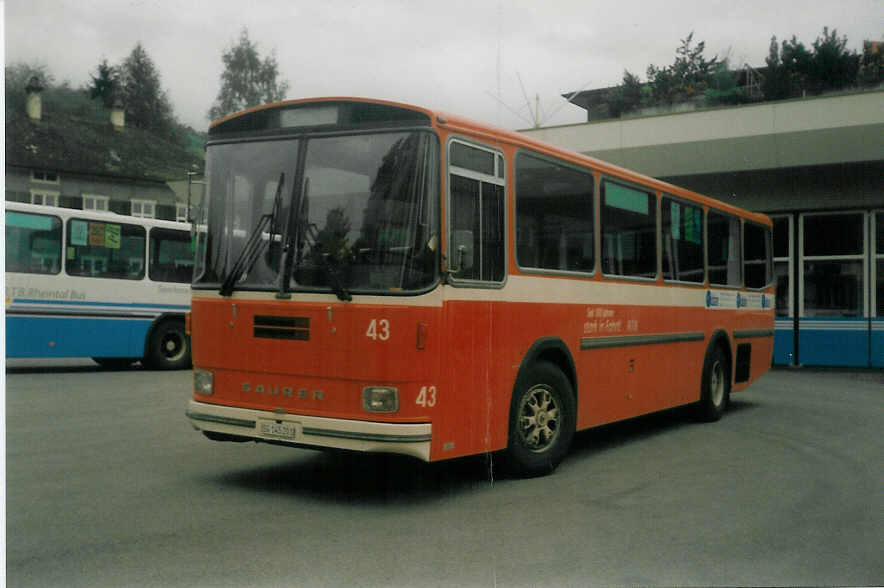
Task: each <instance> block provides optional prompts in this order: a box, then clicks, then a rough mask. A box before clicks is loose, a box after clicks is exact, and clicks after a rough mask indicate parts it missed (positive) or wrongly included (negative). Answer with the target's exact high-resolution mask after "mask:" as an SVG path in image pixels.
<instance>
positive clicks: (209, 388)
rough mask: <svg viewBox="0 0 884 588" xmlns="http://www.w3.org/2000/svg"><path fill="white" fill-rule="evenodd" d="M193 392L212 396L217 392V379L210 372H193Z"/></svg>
mask: <svg viewBox="0 0 884 588" xmlns="http://www.w3.org/2000/svg"><path fill="white" fill-rule="evenodd" d="M193 391H194V392H196V393H197V394H202V395H203V396H211V395H212V393H213V392H214V391H215V377H214V376H213V375H212V372H210V371H208V370H193Z"/></svg>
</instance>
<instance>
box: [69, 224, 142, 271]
mask: <svg viewBox="0 0 884 588" xmlns="http://www.w3.org/2000/svg"><path fill="white" fill-rule="evenodd" d="M145 241H146V235H145V230H144V227H140V226H138V225H129V224H123V223H108V222H100V221H92V220H85V219H76V218H72V219H70V220H68V236H67V243H66V251H67V253H66V255H65V270H66V271H67V273H68V274H69V275H72V276H83V277H91V278H119V279H123V280H140V279H142V278H143V277H144V250H145Z"/></svg>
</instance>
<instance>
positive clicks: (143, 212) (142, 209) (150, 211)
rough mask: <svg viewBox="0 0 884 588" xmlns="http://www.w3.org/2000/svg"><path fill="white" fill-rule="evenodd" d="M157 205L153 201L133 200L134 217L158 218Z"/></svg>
mask: <svg viewBox="0 0 884 588" xmlns="http://www.w3.org/2000/svg"><path fill="white" fill-rule="evenodd" d="M156 204H157V203H156V202H155V201H153V200H132V216H137V217H141V218H156Z"/></svg>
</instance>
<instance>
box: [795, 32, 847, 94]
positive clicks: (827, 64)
mask: <svg viewBox="0 0 884 588" xmlns="http://www.w3.org/2000/svg"><path fill="white" fill-rule="evenodd" d="M858 73H859V55H857V53H856V52H854V51H850V50H848V49H847V37H846V36H845V37H841V38H839V37H838V32H837V31H836V30H835V29H832V32H831V33H830V32H829V28H828V27H823V34H822V36H820V37H817V39H816V41H814V42H813V55H812V59H811V63H810V67H809V70H808V76H807V77H808V79H807V81H808V85H809V88H810V91H811V92H813V93H815V94H819V93H820V92H825V91H828V90H838V89H841V88H846V87H849V86H853V85H855V84H856V81H857V75H858Z"/></svg>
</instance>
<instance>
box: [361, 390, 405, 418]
mask: <svg viewBox="0 0 884 588" xmlns="http://www.w3.org/2000/svg"><path fill="white" fill-rule="evenodd" d="M362 408H364V409H365V410H367V411H368V412H396V411H397V410H399V391H398V390H396V388H388V387H385V386H368V387H366V388H363V389H362Z"/></svg>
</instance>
